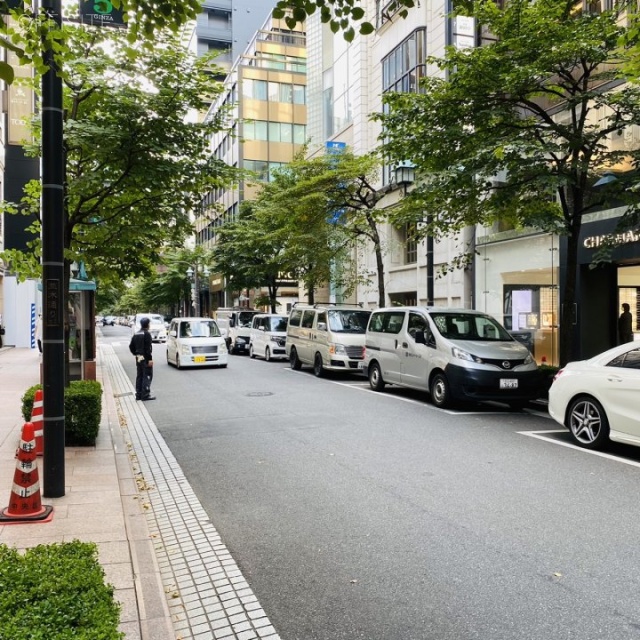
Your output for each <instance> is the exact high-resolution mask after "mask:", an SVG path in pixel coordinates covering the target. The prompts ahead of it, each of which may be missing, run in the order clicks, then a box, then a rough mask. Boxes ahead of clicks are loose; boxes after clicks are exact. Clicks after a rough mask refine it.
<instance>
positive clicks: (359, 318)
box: [285, 303, 371, 377]
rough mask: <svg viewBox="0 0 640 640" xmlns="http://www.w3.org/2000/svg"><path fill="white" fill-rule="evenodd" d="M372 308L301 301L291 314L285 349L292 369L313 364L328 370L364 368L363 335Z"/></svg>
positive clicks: (318, 369) (319, 371)
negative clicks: (302, 303) (312, 303)
mask: <svg viewBox="0 0 640 640" xmlns="http://www.w3.org/2000/svg"><path fill="white" fill-rule="evenodd" d="M370 315H371V311H369V310H367V309H363V308H362V307H359V306H353V305H346V304H337V303H336V304H315V305H301V304H298V303H296V304H295V305H294V306H293V309H291V313H290V314H289V325H288V327H287V343H286V345H285V349H286V351H287V357H288V358H289V362H290V363H291V368H292V369H296V370H297V369H300V368H301V367H302V365H303V364H308V365H312V366H313V372H314V374H315V375H316V376H318V377H320V376H322V374H323V373H324V372H325V371H351V372H352V373H358V372H361V371H362V366H363V362H364V335H365V330H366V328H367V322H368V320H369V316H370Z"/></svg>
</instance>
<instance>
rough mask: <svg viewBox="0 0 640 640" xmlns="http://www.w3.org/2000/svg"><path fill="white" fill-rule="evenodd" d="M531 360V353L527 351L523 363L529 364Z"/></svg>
mask: <svg viewBox="0 0 640 640" xmlns="http://www.w3.org/2000/svg"><path fill="white" fill-rule="evenodd" d="M532 362H533V356H532V355H531V353H528V354H527V357H526V358H525V359H524V363H525V364H531V363H532Z"/></svg>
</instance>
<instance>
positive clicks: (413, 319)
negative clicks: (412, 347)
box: [407, 311, 429, 340]
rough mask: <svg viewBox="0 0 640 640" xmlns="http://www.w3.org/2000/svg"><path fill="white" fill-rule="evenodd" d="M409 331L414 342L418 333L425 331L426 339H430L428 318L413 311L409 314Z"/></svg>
mask: <svg viewBox="0 0 640 640" xmlns="http://www.w3.org/2000/svg"><path fill="white" fill-rule="evenodd" d="M407 331H408V332H409V335H410V336H411V337H412V338H413V339H414V340H415V339H416V332H417V331H424V334H425V338H427V339H428V333H429V325H428V324H427V320H426V318H424V317H423V316H422V315H420V314H419V313H414V312H413V311H412V312H411V313H409V326H408V329H407Z"/></svg>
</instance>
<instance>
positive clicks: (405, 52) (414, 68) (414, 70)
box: [382, 29, 427, 184]
mask: <svg viewBox="0 0 640 640" xmlns="http://www.w3.org/2000/svg"><path fill="white" fill-rule="evenodd" d="M426 50H427V32H426V29H416V30H415V31H414V32H413V33H412V34H411V35H410V36H409V37H408V38H406V39H405V40H404V41H403V42H401V43H400V44H399V45H398V46H397V47H396V48H395V49H394V50H393V51H391V52H390V53H389V54H388V55H387V56H386V57H385V58H383V60H382V91H383V92H384V93H386V92H389V91H395V92H400V93H421V92H422V91H423V89H422V88H421V86H420V80H421V79H422V78H424V77H425V76H426V69H427V67H426V64H425V62H426ZM384 110H385V112H386V111H388V107H387V106H386V105H385V106H384ZM391 169H392V167H391V166H390V165H389V164H387V163H385V164H384V165H383V167H382V183H383V184H389V183H390V182H391Z"/></svg>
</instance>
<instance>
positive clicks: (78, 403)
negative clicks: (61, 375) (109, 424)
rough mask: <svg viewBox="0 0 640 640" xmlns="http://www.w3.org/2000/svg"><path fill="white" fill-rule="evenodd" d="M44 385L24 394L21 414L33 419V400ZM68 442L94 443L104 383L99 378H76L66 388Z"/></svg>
mask: <svg viewBox="0 0 640 640" xmlns="http://www.w3.org/2000/svg"><path fill="white" fill-rule="evenodd" d="M38 389H42V385H40V384H36V385H34V386H33V387H29V389H27V390H26V392H25V394H24V395H23V396H22V416H23V417H24V419H25V421H29V420H31V412H32V410H33V399H34V396H35V394H36V391H37V390H38ZM64 414H65V444H67V445H68V446H70V447H75V446H93V445H94V444H95V443H96V438H97V437H98V431H99V430H100V418H101V415H102V386H101V385H100V383H99V382H97V381H96V380H73V381H72V382H71V383H70V385H69V386H68V387H66V388H65V390H64Z"/></svg>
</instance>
